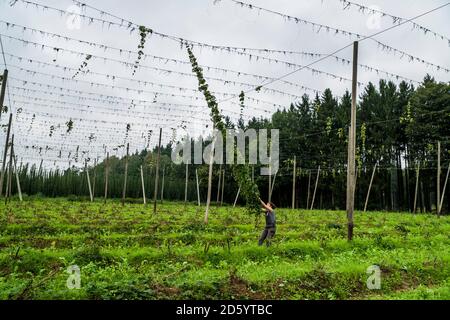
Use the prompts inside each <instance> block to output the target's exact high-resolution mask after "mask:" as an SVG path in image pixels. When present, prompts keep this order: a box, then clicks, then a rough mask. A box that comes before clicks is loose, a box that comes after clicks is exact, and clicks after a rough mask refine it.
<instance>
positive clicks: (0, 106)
mask: <svg viewBox="0 0 450 320" xmlns="http://www.w3.org/2000/svg"><path fill="white" fill-rule="evenodd" d="M6 81H8V70H7V69H5V70H4V71H3V77H2V88H1V91H0V119H1V118H2V113H3V104H4V102H5V91H6ZM10 107H11V106H10Z"/></svg>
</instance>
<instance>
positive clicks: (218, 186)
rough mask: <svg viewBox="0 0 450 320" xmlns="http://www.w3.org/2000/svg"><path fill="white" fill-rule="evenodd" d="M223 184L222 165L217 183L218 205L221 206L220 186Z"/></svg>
mask: <svg viewBox="0 0 450 320" xmlns="http://www.w3.org/2000/svg"><path fill="white" fill-rule="evenodd" d="M221 182H222V165H220V168H219V181H218V182H217V200H216V204H217V205H218V204H219V200H220V184H221Z"/></svg>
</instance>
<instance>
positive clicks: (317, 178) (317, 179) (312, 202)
mask: <svg viewBox="0 0 450 320" xmlns="http://www.w3.org/2000/svg"><path fill="white" fill-rule="evenodd" d="M319 175H320V165H319V168H318V169H317V177H316V185H315V187H314V193H313V197H312V200H311V208H310V210H312V209H313V208H314V199H315V198H316V191H317V185H318V184H319Z"/></svg>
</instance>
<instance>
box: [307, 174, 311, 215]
mask: <svg viewBox="0 0 450 320" xmlns="http://www.w3.org/2000/svg"><path fill="white" fill-rule="evenodd" d="M310 192H311V169H309V174H308V196H307V198H306V209H308V208H309V194H310Z"/></svg>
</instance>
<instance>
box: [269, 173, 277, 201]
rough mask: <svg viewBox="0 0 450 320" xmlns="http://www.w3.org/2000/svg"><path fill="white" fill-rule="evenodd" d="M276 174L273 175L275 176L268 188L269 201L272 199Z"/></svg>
mask: <svg viewBox="0 0 450 320" xmlns="http://www.w3.org/2000/svg"><path fill="white" fill-rule="evenodd" d="M277 173H278V172H277ZM277 173H275V175H274V176H273V180H272V186H271V187H270V199H272V194H273V187H274V186H275V180H276V179H277Z"/></svg>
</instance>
